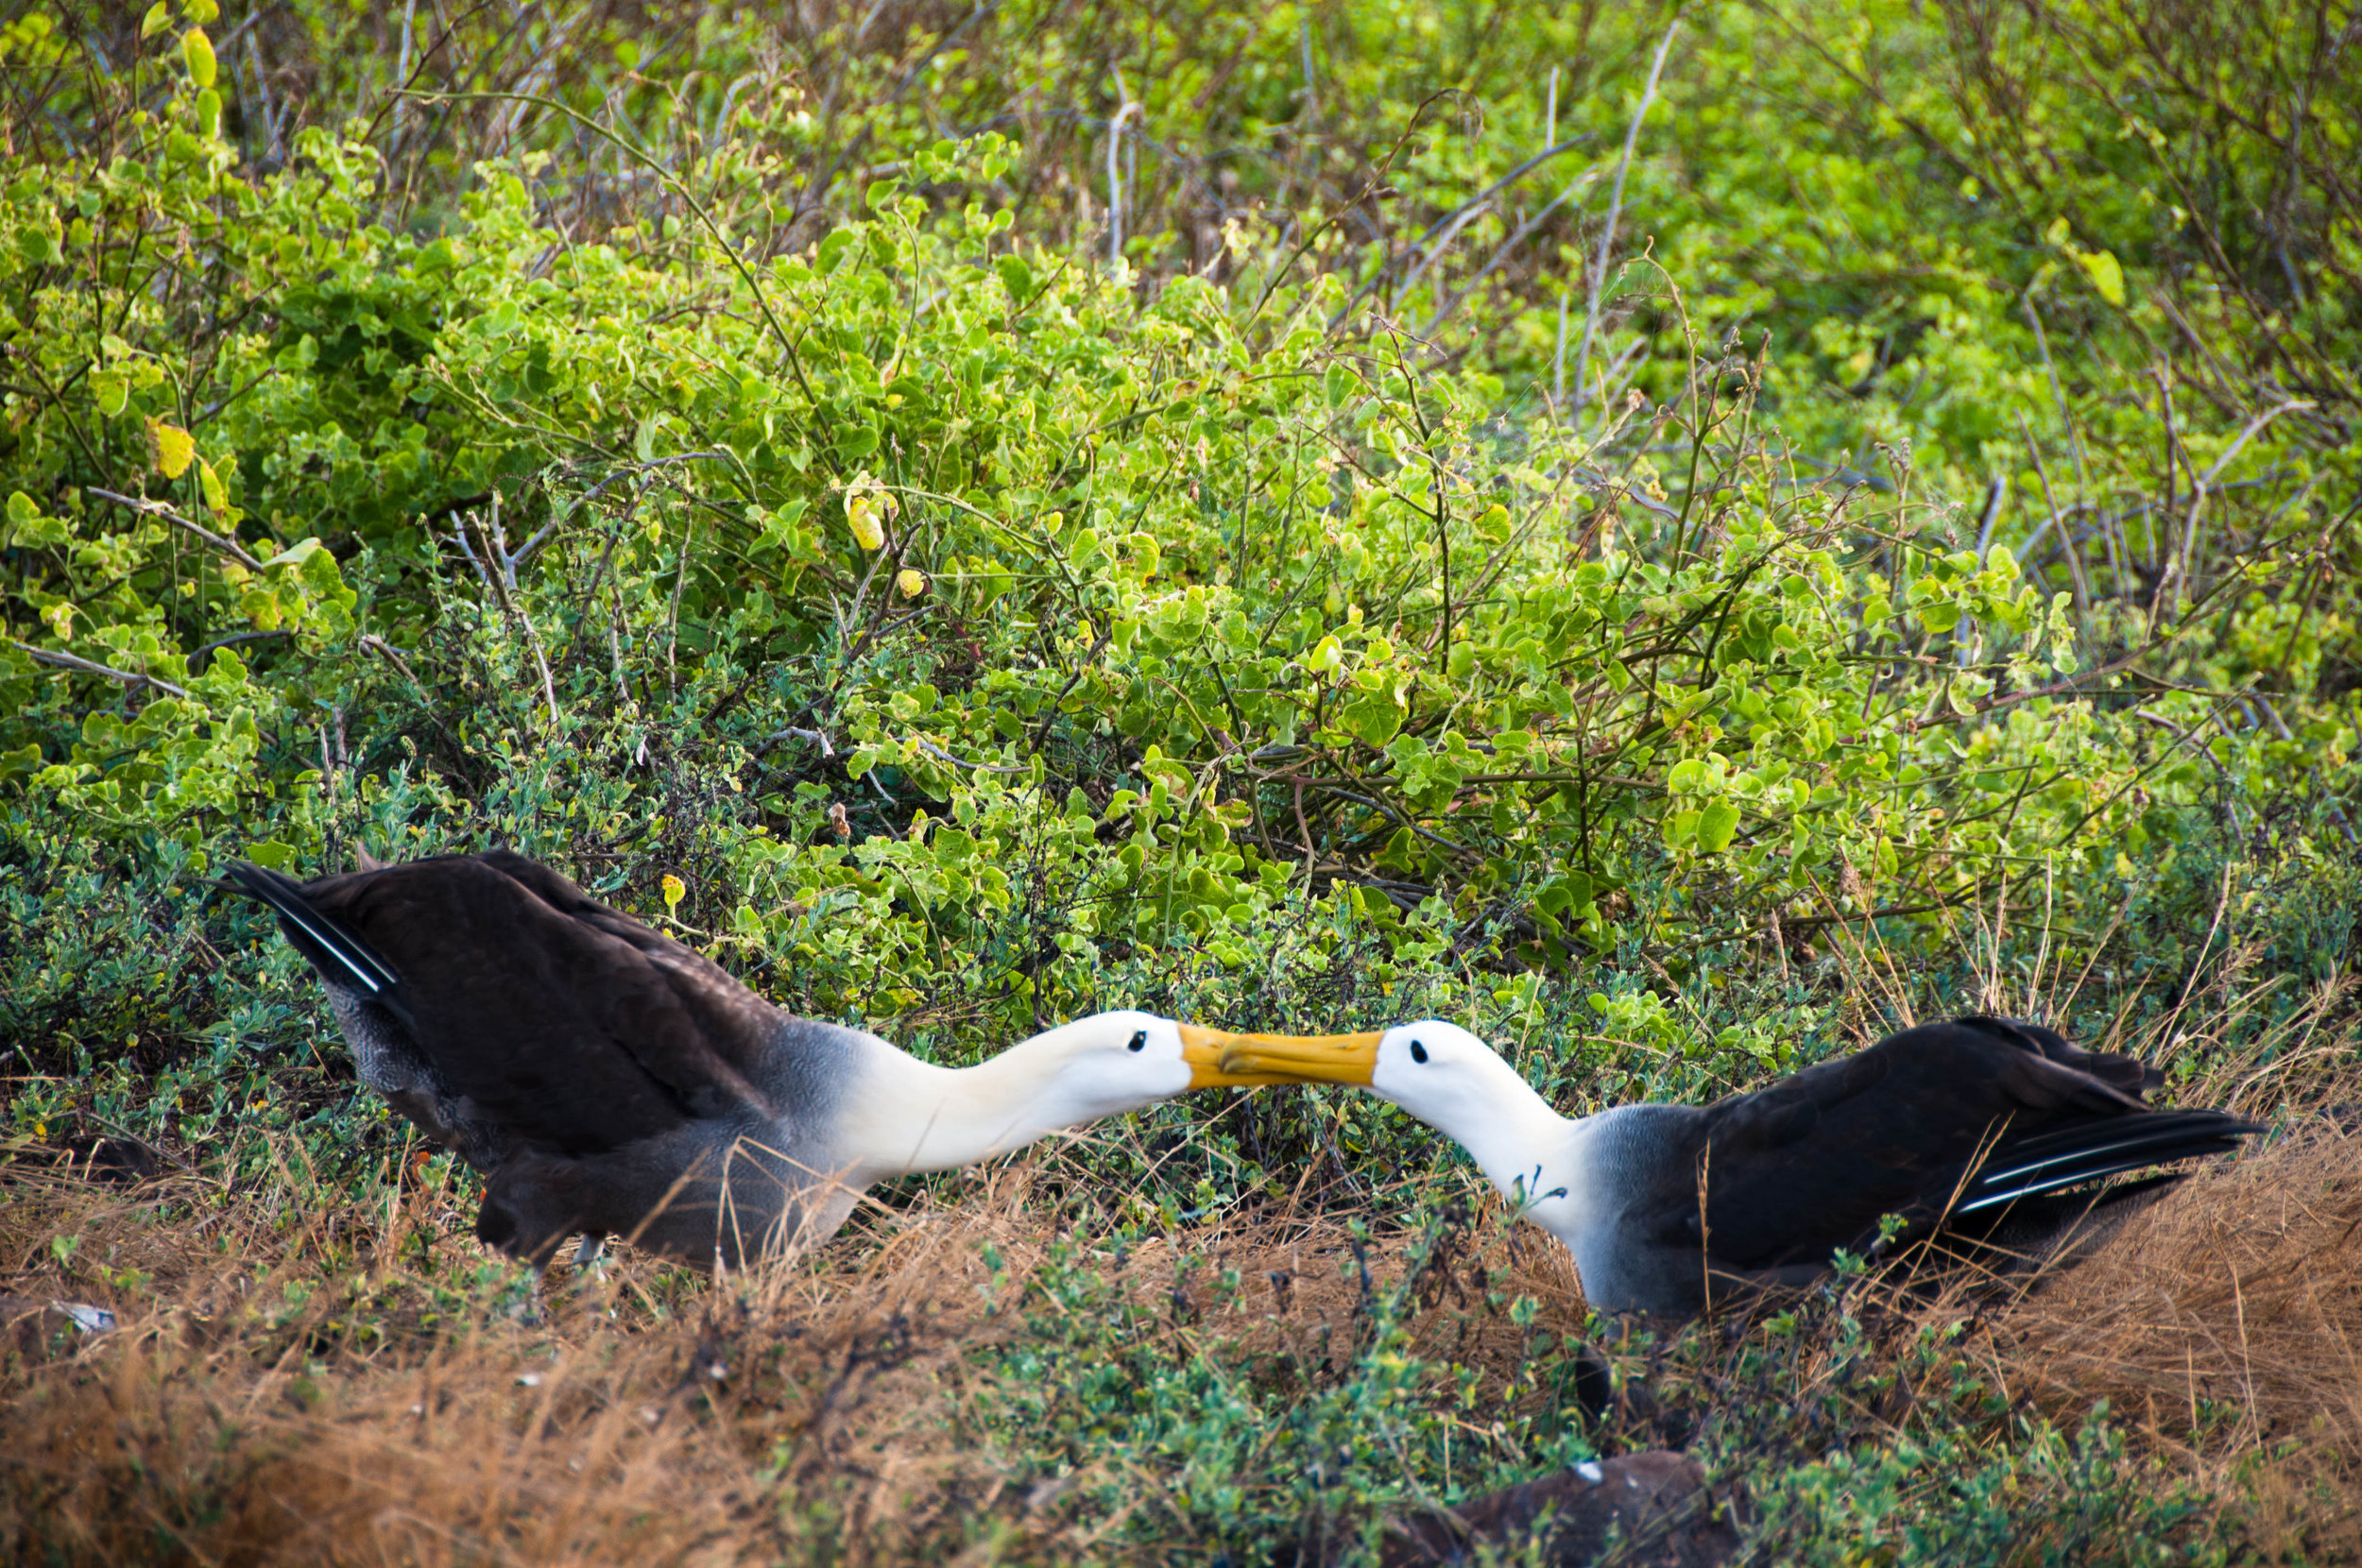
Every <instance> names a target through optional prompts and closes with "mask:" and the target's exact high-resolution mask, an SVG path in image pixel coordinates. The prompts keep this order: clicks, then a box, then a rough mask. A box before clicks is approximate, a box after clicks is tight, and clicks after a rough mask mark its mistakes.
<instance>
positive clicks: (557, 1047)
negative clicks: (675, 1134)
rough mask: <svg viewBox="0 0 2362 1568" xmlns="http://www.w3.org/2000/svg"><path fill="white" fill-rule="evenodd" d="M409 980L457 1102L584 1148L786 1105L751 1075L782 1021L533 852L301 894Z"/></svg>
mask: <svg viewBox="0 0 2362 1568" xmlns="http://www.w3.org/2000/svg"><path fill="white" fill-rule="evenodd" d="M300 893H301V895H302V896H303V898H304V900H305V901H306V902H307V903H308V904H309V905H310V906H311V907H312V908H314V909H316V910H317V911H319V912H321V913H323V914H325V915H327V916H329V917H330V918H331V919H333V920H334V921H335V922H337V923H338V924H340V925H342V926H343V927H345V928H347V929H350V930H351V931H352V932H353V933H354V934H356V935H358V936H359V937H360V938H362V939H363V941H365V942H366V943H367V944H368V948H369V949H371V950H372V951H373V952H374V954H375V955H377V956H378V957H379V958H381V959H382V960H383V961H384V963H385V965H386V967H388V968H390V969H391V970H392V971H393V973H394V974H395V975H396V976H397V977H399V980H400V986H399V996H398V997H396V998H394V999H393V1000H392V1003H391V1005H393V1006H395V1007H396V1008H397V1009H398V1010H399V1011H400V1012H401V1014H402V1016H403V1019H404V1021H405V1023H406V1024H407V1025H408V1032H409V1034H410V1036H411V1038H412V1042H413V1043H414V1044H415V1046H416V1047H417V1048H418V1050H419V1053H420V1054H422V1055H423V1056H424V1057H425V1058H426V1059H427V1061H428V1062H429V1063H430V1064H431V1065H432V1066H433V1068H434V1070H435V1072H436V1075H437V1076H438V1077H439V1078H440V1079H441V1080H442V1081H443V1083H444V1085H445V1086H446V1088H447V1090H448V1092H450V1093H452V1094H454V1095H457V1096H465V1097H466V1098H467V1099H469V1100H471V1101H472V1102H473V1107H474V1110H475V1111H476V1113H477V1114H479V1115H480V1116H482V1118H483V1119H485V1120H487V1121H490V1122H494V1123H498V1124H500V1125H502V1126H504V1127H505V1128H507V1129H508V1130H509V1131H511V1132H513V1133H516V1134H518V1135H521V1136H522V1137H525V1138H528V1139H531V1140H533V1141H534V1142H537V1143H539V1144H541V1145H543V1146H545V1147H547V1148H550V1149H553V1150H559V1151H562V1152H565V1153H569V1154H584V1153H591V1152H596V1151H599V1150H608V1149H613V1148H617V1147H619V1146H621V1145H623V1144H625V1143H628V1142H631V1141H633V1140H635V1139H639V1138H643V1137H648V1136H652V1135H654V1134H657V1133H664V1132H667V1131H670V1130H671V1129H673V1128H675V1127H676V1126H678V1125H680V1124H681V1123H682V1122H683V1121H685V1120H688V1119H691V1118H709V1117H727V1116H732V1115H744V1114H745V1113H747V1112H749V1111H753V1112H756V1113H759V1114H763V1115H769V1114H771V1107H769V1106H768V1105H767V1104H766V1103H765V1102H764V1101H763V1099H762V1095H761V1094H760V1093H759V1092H758V1091H757V1090H756V1089H755V1088H754V1086H753V1085H752V1084H751V1083H750V1082H748V1074H747V1072H746V1070H745V1068H746V1066H747V1065H751V1064H752V1063H754V1062H757V1061H759V1060H760V1059H761V1057H762V1052H763V1051H764V1049H765V1048H766V1045H767V1042H769V1041H770V1040H771V1039H772V1038H773V1037H774V1036H775V1035H776V1033H777V1031H778V1029H779V1021H780V1019H781V1016H782V1015H781V1014H779V1012H778V1011H777V1010H776V1009H774V1008H772V1007H771V1006H770V1004H768V1003H766V1002H764V1001H763V1000H762V998H761V997H757V996H755V995H754V993H753V992H751V991H749V990H747V989H746V988H745V986H744V985H742V984H740V983H739V982H738V981H737V980H733V979H732V978H731V977H730V976H729V975H728V974H727V972H725V971H724V970H723V969H722V968H721V967H720V966H719V965H717V964H715V963H712V962H711V961H710V960H708V959H706V958H704V957H703V956H701V955H699V954H697V953H695V952H693V951H692V950H690V949H689V948H687V947H685V946H681V945H680V944H679V943H677V942H675V941H673V940H671V939H670V938H668V937H665V936H663V935H660V934H659V933H658V932H656V931H653V930H650V929H648V928H647V927H645V926H642V925H641V924H640V923H639V922H637V921H635V920H632V919H631V918H630V917H628V916H626V915H624V914H622V913H620V912H617V911H615V910H612V909H609V908H608V907H607V906H606V905H604V904H601V903H599V902H598V901H597V900H595V899H593V898H591V897H590V895H587V894H585V893H584V892H583V891H582V890H581V889H580V888H578V887H576V886H574V884H573V883H572V882H570V881H568V880H566V878H563V877H560V876H558V875H557V874H556V872H553V871H551V870H549V869H548V868H547V867H544V866H540V865H537V864H536V863H534V862H533V861H528V860H526V859H525V858H524V857H523V856H522V855H517V854H513V853H510V852H507V851H499V852H495V853H493V854H489V855H481V856H465V855H462V856H445V857H439V858H436V859H432V860H424V861H409V862H407V863H404V864H402V865H395V866H388V867H385V869H383V870H377V871H364V872H356V873H353V874H351V875H349V876H342V877H326V878H320V879H318V880H317V881H313V882H308V883H305V884H304V885H303V886H302V887H301V889H300Z"/></svg>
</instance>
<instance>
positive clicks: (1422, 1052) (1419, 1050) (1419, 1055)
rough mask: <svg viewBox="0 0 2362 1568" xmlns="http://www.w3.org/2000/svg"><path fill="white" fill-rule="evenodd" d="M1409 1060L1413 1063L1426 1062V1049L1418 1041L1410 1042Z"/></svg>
mask: <svg viewBox="0 0 2362 1568" xmlns="http://www.w3.org/2000/svg"><path fill="white" fill-rule="evenodd" d="M1411 1060H1412V1061H1413V1062H1424V1061H1426V1060H1427V1047H1425V1046H1423V1045H1421V1044H1420V1043H1419V1042H1418V1041H1416V1040H1413V1041H1412V1042H1411Z"/></svg>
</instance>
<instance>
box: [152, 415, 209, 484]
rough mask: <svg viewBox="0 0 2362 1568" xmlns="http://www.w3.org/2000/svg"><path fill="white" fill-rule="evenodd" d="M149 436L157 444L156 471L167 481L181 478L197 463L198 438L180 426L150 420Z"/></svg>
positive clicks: (159, 420)
mask: <svg viewBox="0 0 2362 1568" xmlns="http://www.w3.org/2000/svg"><path fill="white" fill-rule="evenodd" d="M147 435H148V438H149V439H150V440H152V441H154V442H155V443H156V471H157V472H158V473H161V474H163V476H164V477H165V478H166V479H178V478H180V476H181V475H182V474H184V473H186V472H188V471H189V465H190V464H191V463H194V462H196V461H197V438H196V437H195V436H193V435H190V434H189V433H188V432H187V431H185V430H182V429H181V428H180V426H179V425H168V424H165V423H164V422H163V421H162V420H161V419H150V420H148V421H147Z"/></svg>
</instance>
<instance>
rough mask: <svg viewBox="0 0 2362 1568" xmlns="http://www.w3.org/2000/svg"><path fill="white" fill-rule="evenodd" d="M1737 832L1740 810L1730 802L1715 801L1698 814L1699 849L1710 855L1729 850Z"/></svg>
mask: <svg viewBox="0 0 2362 1568" xmlns="http://www.w3.org/2000/svg"><path fill="white" fill-rule="evenodd" d="M1737 831H1738V808H1737V807H1736V806H1733V805H1732V804H1731V803H1730V802H1728V801H1725V800H1718V801H1715V802H1713V803H1712V804H1711V805H1709V806H1707V807H1706V808H1705V809H1704V810H1702V811H1700V812H1699V813H1698V847H1699V848H1700V849H1701V850H1703V851H1704V852H1705V853H1707V854H1709V855H1713V854H1720V852H1721V851H1723V850H1725V849H1728V848H1729V847H1730V846H1731V835H1733V834H1734V833H1736V832H1737Z"/></svg>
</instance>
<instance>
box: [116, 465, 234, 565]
mask: <svg viewBox="0 0 2362 1568" xmlns="http://www.w3.org/2000/svg"><path fill="white" fill-rule="evenodd" d="M82 493H83V494H84V495H86V496H96V497H98V498H99V499H100V500H101V501H111V502H113V503H115V504H116V505H118V506H128V507H129V508H130V509H131V510H132V511H134V512H145V513H146V514H147V515H148V516H149V517H151V518H162V519H163V520H165V521H166V522H169V523H171V524H172V525H173V526H174V527H176V528H185V529H187V530H188V531H189V532H190V533H192V534H194V535H196V536H197V537H198V538H200V539H203V540H204V541H205V542H206V543H207V544H210V545H212V546H213V547H214V549H215V550H218V551H220V552H221V553H222V554H225V555H227V556H229V557H230V558H231V560H233V561H235V562H237V563H238V564H239V565H240V566H242V567H244V568H246V569H247V570H248V571H262V570H263V563H262V562H260V561H258V560H256V559H255V558H254V557H253V556H252V555H249V554H247V551H246V547H245V546H244V545H242V544H240V543H239V542H238V541H237V540H235V539H228V538H224V537H221V536H220V535H219V534H216V533H214V531H213V530H212V529H210V528H204V527H200V526H198V525H197V524H196V523H194V522H191V521H190V520H188V519H186V518H184V517H182V516H181V515H180V513H178V512H176V511H174V510H173V509H172V508H171V507H169V506H167V505H165V504H164V503H163V502H161V501H143V500H141V499H140V498H139V497H137V496H124V495H117V494H115V493H114V491H112V490H102V489H100V488H99V487H98V486H95V485H85V486H82Z"/></svg>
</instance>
